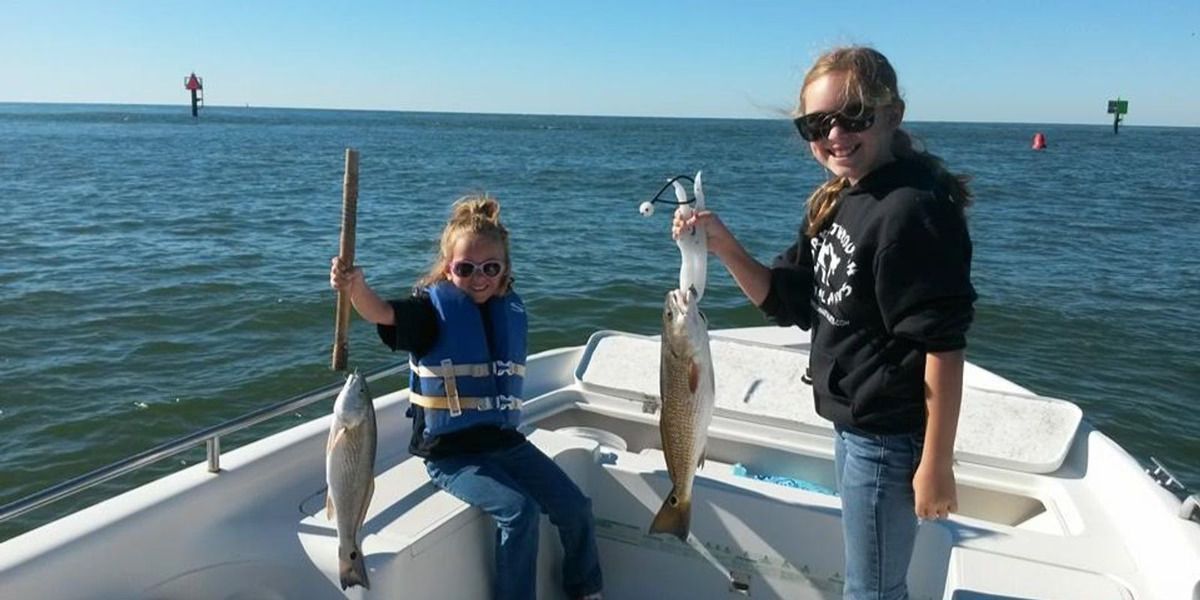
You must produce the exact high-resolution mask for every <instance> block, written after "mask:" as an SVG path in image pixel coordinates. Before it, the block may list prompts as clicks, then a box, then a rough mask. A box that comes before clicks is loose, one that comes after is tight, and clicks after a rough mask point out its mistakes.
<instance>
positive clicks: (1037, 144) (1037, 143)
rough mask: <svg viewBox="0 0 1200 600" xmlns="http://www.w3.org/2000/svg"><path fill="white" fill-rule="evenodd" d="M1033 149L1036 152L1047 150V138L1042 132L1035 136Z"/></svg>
mask: <svg viewBox="0 0 1200 600" xmlns="http://www.w3.org/2000/svg"><path fill="white" fill-rule="evenodd" d="M1033 149H1034V150H1045V149H1046V136H1044V135H1042V132H1040V131H1039V132H1037V133H1035V134H1033Z"/></svg>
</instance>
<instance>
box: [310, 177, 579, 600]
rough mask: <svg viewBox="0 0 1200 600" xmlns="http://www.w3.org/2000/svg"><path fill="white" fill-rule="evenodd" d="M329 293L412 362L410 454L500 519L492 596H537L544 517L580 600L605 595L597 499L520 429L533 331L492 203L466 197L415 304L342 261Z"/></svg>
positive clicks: (333, 270)
mask: <svg viewBox="0 0 1200 600" xmlns="http://www.w3.org/2000/svg"><path fill="white" fill-rule="evenodd" d="M329 282H330V285H331V286H332V287H333V288H334V289H336V290H343V289H345V290H348V291H349V293H350V299H351V302H352V303H353V304H354V308H355V310H356V311H358V313H359V315H361V316H362V317H363V318H364V319H366V320H368V321H371V322H372V323H376V324H377V325H378V329H379V336H380V338H381V339H382V340H383V342H384V343H385V344H387V345H388V346H389V347H391V348H392V349H393V350H406V351H408V352H409V353H410V355H411V357H412V359H411V362H412V366H413V372H412V376H411V378H410V398H411V407H410V409H409V416H410V417H411V418H412V420H413V433H412V439H411V441H410V443H409V451H410V452H411V453H412V454H413V455H416V456H420V457H423V458H424V459H425V468H426V471H428V473H429V476H430V478H431V479H432V480H433V482H434V484H436V485H437V486H438V487H440V488H442V489H444V490H446V491H448V492H450V493H451V494H453V495H455V496H456V497H458V498H460V499H462V500H463V501H464V502H466V503H468V504H471V505H473V506H478V507H479V508H481V509H482V510H483V511H484V512H486V513H488V514H489V515H491V516H492V518H493V520H495V522H496V525H497V528H498V531H497V534H496V548H495V554H496V572H495V574H494V578H493V584H492V590H493V597H494V598H496V599H497V600H510V599H511V600H517V599H520V600H533V599H534V598H535V595H536V590H535V582H536V580H537V548H538V525H539V524H540V522H541V514H542V513H545V514H546V515H547V516H548V517H549V518H550V522H551V523H553V524H554V525H555V526H556V527H557V528H558V533H559V538H560V540H561V541H562V545H563V555H564V556H563V587H564V590H565V591H566V593H567V596H568V597H570V598H586V599H589V600H592V599H598V598H600V588H601V586H602V582H601V573H600V563H599V556H598V554H597V550H596V538H595V528H594V522H593V518H592V512H591V501H590V500H589V499H588V497H587V496H585V495H584V494H583V492H582V491H580V489H579V488H578V486H576V485H575V483H574V482H572V481H571V479H570V478H569V477H568V476H567V475H566V473H564V472H563V471H562V469H560V468H559V467H558V465H557V464H555V463H554V461H553V460H551V459H550V458H549V457H547V456H546V455H545V454H543V453H542V452H541V451H540V450H538V449H537V447H536V446H534V445H533V444H531V443H529V441H528V440H526V439H525V436H524V435H523V434H522V433H521V432H519V431H517V425H518V424H519V423H520V420H521V419H520V408H521V390H522V383H523V381H524V378H525V358H526V341H527V336H528V325H527V322H526V315H525V305H524V304H523V303H522V302H521V298H520V297H519V296H518V295H517V293H516V292H514V291H513V289H512V287H513V278H512V262H511V260H510V258H509V243H508V230H507V229H506V228H505V227H504V225H502V224H501V222H500V204H499V202H497V201H496V200H495V199H494V198H491V197H488V196H467V197H464V198H461V199H459V200H458V201H457V202H456V203H455V204H454V207H453V209H452V211H451V215H450V219H449V221H448V222H447V223H446V226H445V228H444V229H443V231H442V237H441V242H440V244H439V250H438V254H437V256H436V257H435V259H434V262H433V266H432V267H431V268H430V270H429V272H428V273H427V274H426V275H425V276H424V277H422V278H421V280H420V281H419V282H418V284H417V287H416V289H415V290H414V293H413V295H412V296H411V297H409V298H406V299H402V300H392V301H384V300H383V299H382V298H380V297H379V296H378V295H377V294H376V293H375V292H374V291H373V290H372V289H371V288H370V287H369V286H368V285H367V283H366V279H365V276H364V274H363V271H362V269H361V268H357V267H356V268H353V269H346V268H345V265H342V264H339V260H338V259H337V258H336V257H335V258H334V259H333V261H332V264H331V267H330V272H329Z"/></svg>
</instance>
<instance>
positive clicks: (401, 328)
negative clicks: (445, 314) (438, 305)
mask: <svg viewBox="0 0 1200 600" xmlns="http://www.w3.org/2000/svg"><path fill="white" fill-rule="evenodd" d="M388 304H391V305H392V311H393V314H394V317H395V318H394V319H393V321H394V322H395V325H379V326H377V328H376V329H377V331H378V332H379V339H380V340H383V343H384V344H386V345H387V347H389V348H391V349H392V350H404V351H407V352H409V353H411V354H415V355H418V356H419V355H421V354H425V352H427V351H428V350H429V349H430V348H432V347H433V343H434V342H435V341H436V340H437V334H438V324H437V313H435V312H434V310H433V301H432V300H430V299H429V296H428V295H425V294H419V295H414V296H412V297H409V298H405V299H403V300H389V301H388Z"/></svg>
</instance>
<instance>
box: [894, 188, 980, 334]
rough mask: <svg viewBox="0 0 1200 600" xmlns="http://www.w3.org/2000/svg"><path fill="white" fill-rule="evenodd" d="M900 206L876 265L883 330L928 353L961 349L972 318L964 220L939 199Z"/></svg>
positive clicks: (972, 292)
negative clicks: (912, 342)
mask: <svg viewBox="0 0 1200 600" xmlns="http://www.w3.org/2000/svg"><path fill="white" fill-rule="evenodd" d="M904 206H905V209H904V212H903V213H901V214H899V215H897V218H896V219H895V220H894V221H892V226H891V227H889V229H890V230H891V236H892V237H891V239H890V241H889V243H887V244H886V245H885V246H883V247H882V248H881V249H880V251H879V254H878V256H877V259H876V261H875V273H874V277H875V290H876V297H877V298H878V301H879V310H880V313H881V314H882V315H883V321H884V325H885V327H887V330H888V331H889V332H890V333H891V334H892V335H894V336H896V337H901V338H906V339H911V340H914V341H917V342H920V343H921V344H923V345H924V346H925V348H926V350H927V351H929V352H943V351H949V350H960V349H962V348H964V347H966V345H967V338H966V333H967V329H968V328H969V327H970V325H971V321H972V319H973V318H974V316H975V310H974V302H975V288H974V287H973V286H972V285H971V238H970V235H969V233H968V232H967V225H966V220H965V218H964V217H963V215H962V211H961V210H960V209H959V208H957V207H956V206H954V205H953V204H952V203H951V202H949V201H948V200H946V199H943V198H936V197H932V196H926V197H925V198H923V199H918V200H916V201H913V202H906V203H904Z"/></svg>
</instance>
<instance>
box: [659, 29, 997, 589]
mask: <svg viewBox="0 0 1200 600" xmlns="http://www.w3.org/2000/svg"><path fill="white" fill-rule="evenodd" d="M904 108H905V105H904V101H903V100H902V99H901V98H900V90H899V86H898V84H897V80H896V72H895V70H894V69H893V68H892V65H891V64H890V63H889V62H888V60H887V58H886V57H884V55H883V54H881V53H879V52H878V51H876V50H873V49H871V48H866V47H861V46H853V47H846V48H835V49H833V50H830V51H828V52H826V53H825V54H823V55H821V56H820V57H819V58H818V59H817V61H816V63H815V64H814V65H813V66H812V68H811V69H810V70H809V72H808V74H807V76H806V77H805V79H804V84H803V86H802V87H801V89H800V94H799V102H798V105H797V109H796V112H795V115H794V117H795V118H794V119H793V122H794V124H795V125H796V129H797V131H798V132H799V134H800V136H801V137H802V138H804V140H805V141H806V142H808V146H809V151H810V152H811V153H812V155H813V158H814V159H816V161H817V162H818V163H820V164H821V166H823V167H824V168H825V169H826V170H827V171H828V173H829V179H828V180H827V181H826V182H825V183H823V184H822V185H820V186H819V187H818V188H817V189H816V190H815V191H814V192H813V193H812V195H811V196H810V197H809V199H808V202H807V207H806V209H805V214H804V217H803V219H802V223H801V225H800V227H799V232H798V234H797V241H796V243H795V244H793V245H792V246H791V247H790V248H788V249H787V250H785V251H784V252H783V254H781V255H779V256H778V257H777V258H776V259H775V260H774V262H773V263H772V265H771V266H770V267H767V266H765V265H763V264H762V263H759V262H758V261H757V260H756V259H754V258H753V257H752V256H750V255H749V253H747V252H746V250H745V249H744V248H743V247H742V245H741V244H740V243H739V242H738V241H737V239H736V238H734V236H733V235H732V234H731V233H730V232H729V230H728V229H727V228H726V227H725V226H724V224H722V223H721V220H720V219H719V218H717V216H716V215H715V214H713V213H711V212H701V213H699V214H697V215H695V216H693V217H691V218H688V219H684V218H682V217H680V216H679V215H678V213H677V216H676V219H675V223H674V234H675V235H676V236H678V234H679V232H680V231H681V230H682V229H683V228H686V227H692V226H695V225H697V224H701V225H703V226H705V227H706V229H707V231H708V249H709V250H710V251H711V252H713V253H714V254H716V255H717V257H718V258H719V259H720V260H721V261H722V262H723V263H724V264H725V266H726V268H727V269H728V270H729V272H730V273H731V274H732V275H733V278H734V280H735V281H736V282H737V283H738V285H739V287H740V288H741V289H742V291H743V292H744V293H745V294H746V297H747V298H749V299H750V301H751V302H753V303H754V304H755V305H756V306H758V307H759V308H761V309H762V310H763V312H764V313H766V315H767V316H768V317H770V318H771V319H773V320H774V321H776V322H777V323H779V324H780V325H784V326H790V325H797V326H799V327H801V328H802V329H811V330H812V346H811V351H810V355H809V369H810V375H811V380H812V391H813V397H814V400H815V402H816V410H817V412H818V413H819V414H820V415H822V416H823V417H825V418H827V419H829V420H830V421H832V422H833V425H834V432H835V439H834V458H835V460H834V463H835V476H836V481H837V485H838V489H839V495H840V496H841V499H842V531H843V537H844V540H845V560H846V565H845V570H846V578H845V585H844V588H843V594H844V596H845V597H846V598H855V599H858V598H870V599H873V600H874V599H885V598H886V599H892V598H906V597H907V596H908V589H907V585H906V581H905V576H906V574H907V572H908V565H909V562H910V560H911V558H912V553H913V546H914V542H915V539H916V532H917V519H918V518H921V519H944V518H946V516H947V515H948V514H949V513H951V512H954V511H955V510H957V504H958V500H957V492H956V489H955V481H954V471H953V469H952V464H953V452H954V438H955V435H956V432H957V426H958V414H959V407H960V404H961V399H962V377H963V364H964V355H963V353H964V349H965V347H966V332H967V329H968V327H969V325H970V323H971V320H972V318H973V316H974V309H973V304H974V300H975V290H974V288H973V287H972V285H971V278H970V275H971V239H970V236H969V234H968V232H967V225H966V219H965V216H964V212H963V211H964V208H965V207H966V206H967V205H968V204H969V203H970V201H971V192H970V190H969V188H968V187H967V178H966V177H963V176H959V175H955V174H952V173H950V172H949V171H947V170H946V168H945V167H944V166H943V164H942V162H941V160H939V159H938V158H937V157H935V156H934V155H932V154H929V153H928V152H926V151H924V150H922V149H920V148H919V147H917V146H916V144H914V142H913V139H912V137H911V136H909V134H908V133H906V132H905V131H904V130H902V129H900V123H901V120H902V119H903V117H904Z"/></svg>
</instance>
